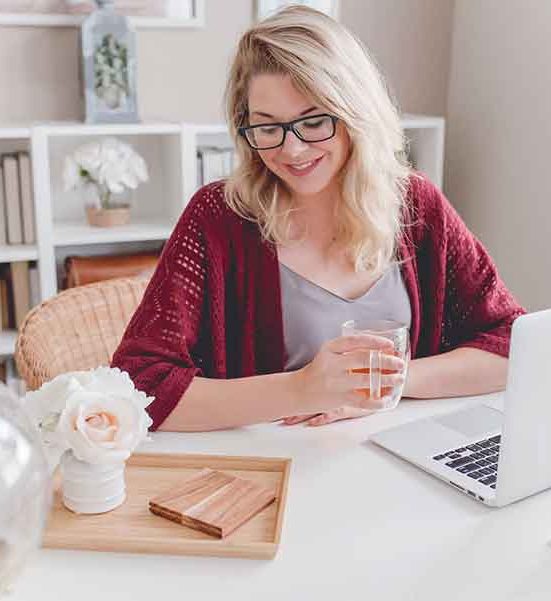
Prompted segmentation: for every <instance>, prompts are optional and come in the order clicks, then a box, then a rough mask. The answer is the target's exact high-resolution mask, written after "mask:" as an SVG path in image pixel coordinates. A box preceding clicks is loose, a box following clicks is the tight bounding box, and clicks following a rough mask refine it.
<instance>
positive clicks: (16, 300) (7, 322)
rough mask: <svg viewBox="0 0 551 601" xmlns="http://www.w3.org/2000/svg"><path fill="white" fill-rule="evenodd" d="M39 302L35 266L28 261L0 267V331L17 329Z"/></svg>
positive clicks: (5, 264)
mask: <svg viewBox="0 0 551 601" xmlns="http://www.w3.org/2000/svg"><path fill="white" fill-rule="evenodd" d="M33 280H34V282H33ZM39 301H40V290H39V288H38V269H37V268H36V266H35V265H31V264H30V262H29V261H15V262H13V263H4V264H2V265H0V329H2V330H14V329H18V328H19V327H20V326H21V324H22V323H23V320H24V319H25V317H26V315H27V313H28V312H29V311H30V310H31V308H32V307H33V306H34V305H35V304H38V302H39Z"/></svg>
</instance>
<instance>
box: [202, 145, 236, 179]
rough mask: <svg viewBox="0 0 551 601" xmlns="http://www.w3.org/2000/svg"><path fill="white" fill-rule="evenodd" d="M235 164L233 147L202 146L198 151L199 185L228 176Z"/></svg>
mask: <svg viewBox="0 0 551 601" xmlns="http://www.w3.org/2000/svg"><path fill="white" fill-rule="evenodd" d="M234 166H235V151H234V150H233V148H221V147H218V146H202V147H200V148H199V149H198V151H197V187H199V188H200V187H201V186H205V185H206V184H210V182H214V181H216V180H218V179H223V178H225V177H228V175H230V173H231V172H232V170H233V168H234Z"/></svg>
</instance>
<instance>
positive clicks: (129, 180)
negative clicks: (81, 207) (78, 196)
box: [63, 138, 149, 227]
mask: <svg viewBox="0 0 551 601" xmlns="http://www.w3.org/2000/svg"><path fill="white" fill-rule="evenodd" d="M148 179H149V174H148V170H147V165H146V163H145V161H144V159H143V158H142V157H141V156H140V155H139V154H138V153H137V152H136V151H135V150H134V149H133V148H132V146H130V145H129V144H126V143H125V142H122V141H121V140H118V139H116V138H103V139H101V140H100V141H96V142H90V143H88V144H84V145H83V146H80V147H79V148H77V149H76V150H75V151H74V152H73V153H72V154H71V155H69V156H67V157H66V158H65V165H64V170H63V181H64V186H65V190H66V191H69V190H79V189H80V190H86V191H88V192H90V191H91V192H92V193H93V196H92V199H91V201H89V202H88V203H87V207H86V214H87V217H88V221H89V223H90V224H91V225H96V226H100V227H106V226H112V225H122V224H124V223H128V221H129V219H130V207H129V205H128V203H126V202H120V200H119V199H118V197H117V195H120V194H122V193H124V192H125V191H126V190H135V189H136V188H137V187H138V186H139V185H140V183H142V182H146V181H147V180H148Z"/></svg>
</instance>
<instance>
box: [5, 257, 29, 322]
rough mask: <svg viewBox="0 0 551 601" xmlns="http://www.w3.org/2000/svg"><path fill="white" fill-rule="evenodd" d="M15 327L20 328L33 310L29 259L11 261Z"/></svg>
mask: <svg viewBox="0 0 551 601" xmlns="http://www.w3.org/2000/svg"><path fill="white" fill-rule="evenodd" d="M10 271H11V286H12V294H13V309H14V317H15V327H16V328H17V329H19V327H20V326H21V324H22V323H23V320H24V319H25V316H26V315H27V313H28V312H29V311H30V310H31V288H30V280H29V263H28V261H17V262H14V263H10Z"/></svg>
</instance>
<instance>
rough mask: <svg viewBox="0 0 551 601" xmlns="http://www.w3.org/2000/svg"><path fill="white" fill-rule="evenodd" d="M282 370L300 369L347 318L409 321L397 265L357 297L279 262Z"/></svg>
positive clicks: (338, 330) (404, 290) (407, 306)
mask: <svg viewBox="0 0 551 601" xmlns="http://www.w3.org/2000/svg"><path fill="white" fill-rule="evenodd" d="M279 273H280V280H281V306H282V311H283V336H284V343H285V351H286V356H287V360H286V362H285V371H292V370H295V369H300V368H301V367H303V366H304V365H306V364H307V363H309V362H310V361H311V360H312V359H313V358H314V357H315V356H316V354H317V352H318V351H319V349H320V346H321V345H322V344H323V343H324V342H326V341H327V340H330V339H332V338H338V337H339V336H340V335H341V324H342V323H343V322H345V321H348V320H349V319H361V320H362V321H363V320H364V319H367V320H368V323H369V321H371V320H373V321H374V322H375V321H380V320H391V321H396V322H399V323H403V324H407V326H408V327H409V326H410V324H411V306H410V302H409V296H408V293H407V290H406V287H405V285H404V282H403V279H402V274H401V272H400V267H399V266H398V264H396V263H394V264H392V265H391V266H390V267H389V269H387V271H385V273H383V275H382V276H381V277H380V278H379V279H378V280H377V281H376V282H375V283H374V284H373V286H371V288H370V289H369V290H368V291H367V292H366V293H365V294H364V295H363V296H360V297H359V298H356V299H354V300H349V299H346V298H342V297H340V296H338V295H336V294H334V293H333V292H330V291H329V290H326V289H325V288H322V287H321V286H318V285H317V284H314V283H313V282H311V281H310V280H308V279H306V278H303V277H302V276H301V275H299V274H298V273H296V272H294V271H292V270H291V269H289V268H288V267H286V266H285V265H283V263H279Z"/></svg>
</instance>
